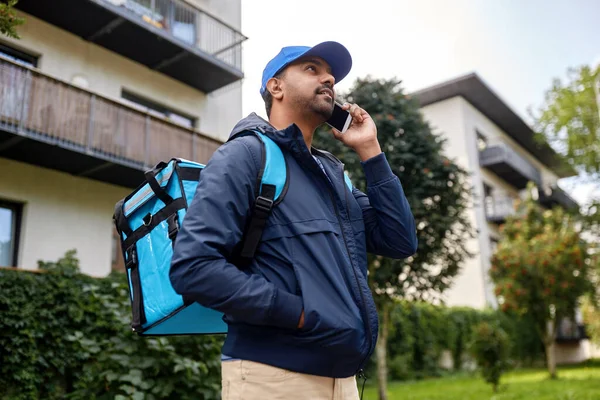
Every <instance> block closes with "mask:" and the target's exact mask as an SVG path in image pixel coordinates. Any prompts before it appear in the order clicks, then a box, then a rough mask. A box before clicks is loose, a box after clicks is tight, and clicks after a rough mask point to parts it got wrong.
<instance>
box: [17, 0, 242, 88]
mask: <svg viewBox="0 0 600 400" xmlns="http://www.w3.org/2000/svg"><path fill="white" fill-rule="evenodd" d="M17 8H18V9H20V10H22V11H24V12H26V13H28V14H31V15H33V16H35V17H37V18H40V19H42V20H44V21H46V22H48V23H50V24H53V25H55V26H57V27H59V28H62V29H64V30H66V31H69V32H71V33H73V34H75V35H77V36H80V37H82V38H83V39H84V40H87V41H90V42H93V43H95V44H97V45H99V46H102V47H105V48H107V49H108V50H111V51H113V52H115V53H118V54H120V55H122V56H124V57H127V58H129V59H131V60H133V61H136V62H138V63H140V64H142V65H145V66H147V67H148V68H151V69H153V70H156V71H159V72H162V73H163V74H165V75H168V76H170V77H172V78H174V79H177V80H179V81H181V82H183V83H185V84H187V85H190V86H192V87H194V88H196V89H198V90H201V91H203V92H205V93H209V92H212V91H214V90H217V89H219V88H221V87H223V86H226V85H228V84H230V83H233V82H236V81H239V80H240V79H242V78H243V73H242V42H243V41H244V40H246V39H247V38H246V37H245V36H244V35H242V34H241V33H240V32H238V31H237V30H235V29H234V28H232V27H230V26H229V25H227V24H225V23H224V22H222V21H220V20H218V19H217V18H215V17H213V16H211V15H209V14H208V13H206V12H204V11H202V10H199V9H197V8H194V7H192V6H191V5H188V4H187V3H184V2H182V1H179V0H77V1H71V0H52V1H47V0H42V1H40V0H20V1H19V2H18V3H17Z"/></svg>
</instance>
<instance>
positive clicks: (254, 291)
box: [170, 138, 302, 329]
mask: <svg viewBox="0 0 600 400" xmlns="http://www.w3.org/2000/svg"><path fill="white" fill-rule="evenodd" d="M246 139H250V138H240V139H236V140H233V141H231V142H227V143H226V144H224V145H222V146H221V147H220V148H219V149H218V150H217V151H216V152H215V153H214V155H213V156H212V158H211V160H210V161H209V162H208V164H207V165H206V167H205V168H204V170H203V171H202V172H201V176H200V181H199V183H198V188H197V191H196V194H195V196H194V199H193V200H192V202H191V204H190V205H189V207H188V210H187V213H186V216H185V219H184V221H183V223H182V226H181V229H180V231H179V233H178V234H177V239H176V242H175V246H174V254H173V258H172V261H171V269H170V279H171V283H172V285H173V287H174V289H175V291H176V292H177V293H178V294H180V295H185V296H189V297H190V298H192V299H193V300H195V301H197V302H198V303H200V304H201V305H203V306H205V307H208V308H212V309H215V310H217V311H220V312H223V313H225V314H227V315H230V316H232V317H233V318H234V319H235V320H238V321H244V322H246V323H250V324H256V325H271V326H277V327H282V328H290V329H295V328H296V327H297V324H298V321H299V320H300V314H301V312H302V299H301V297H299V296H297V295H295V294H291V293H288V292H286V291H284V290H281V289H279V288H277V287H276V286H274V285H273V284H272V283H270V282H268V281H267V280H266V279H265V278H264V277H262V276H260V275H257V274H252V273H251V272H250V271H247V270H241V269H239V268H238V267H236V266H235V265H233V264H231V263H230V262H228V259H230V256H231V255H232V251H233V249H234V247H236V245H237V244H238V243H239V242H240V241H241V239H242V235H243V230H244V227H245V225H246V220H247V218H248V216H249V214H250V209H251V207H252V206H253V204H254V193H255V191H254V190H255V186H256V184H257V176H258V170H259V168H260V160H261V153H260V150H257V148H258V146H250V145H249V144H248V143H247V142H246V141H245V140H246ZM251 144H252V143H251ZM253 147H256V148H253Z"/></svg>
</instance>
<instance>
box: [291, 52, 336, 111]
mask: <svg viewBox="0 0 600 400" xmlns="http://www.w3.org/2000/svg"><path fill="white" fill-rule="evenodd" d="M282 79H283V81H284V82H285V85H284V89H283V90H284V99H283V100H284V102H285V103H286V105H287V106H289V107H293V108H294V109H295V110H302V111H306V112H310V113H315V114H317V115H319V116H320V117H322V118H323V120H324V121H325V120H327V119H329V117H331V114H332V113H333V103H334V99H335V91H334V88H333V85H334V84H335V79H334V78H333V76H332V75H331V68H330V67H329V64H327V63H326V62H325V61H324V60H323V59H321V58H318V57H309V58H303V59H300V60H298V61H296V62H295V63H293V64H291V65H289V66H288V67H287V68H286V69H285V73H284V76H283V78H282Z"/></svg>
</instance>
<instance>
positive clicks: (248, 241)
mask: <svg viewBox="0 0 600 400" xmlns="http://www.w3.org/2000/svg"><path fill="white" fill-rule="evenodd" d="M252 133H253V134H254V135H255V136H256V137H257V138H259V139H260V141H261V143H262V146H263V153H262V154H263V157H262V165H261V169H260V171H259V176H258V182H259V185H258V196H257V197H256V200H255V202H254V206H253V209H252V213H251V214H250V221H249V222H248V225H247V228H246V231H245V232H244V238H243V241H242V246H241V251H240V257H241V259H242V260H243V262H246V263H247V262H249V260H250V259H252V258H253V257H254V253H255V252H256V249H257V247H258V244H259V243H260V239H261V237H262V232H263V229H264V227H265V224H266V223H267V219H268V218H269V215H270V214H271V211H272V209H273V206H274V205H276V204H279V203H280V202H281V201H282V200H283V198H284V196H285V194H286V192H287V188H288V170H287V165H286V161H285V157H284V156H283V153H282V151H281V149H280V148H279V146H278V145H277V143H275V142H274V141H273V140H271V139H270V138H269V137H268V136H266V135H265V134H263V133H262V132H258V131H253V132H252Z"/></svg>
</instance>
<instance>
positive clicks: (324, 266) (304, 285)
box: [170, 114, 417, 378]
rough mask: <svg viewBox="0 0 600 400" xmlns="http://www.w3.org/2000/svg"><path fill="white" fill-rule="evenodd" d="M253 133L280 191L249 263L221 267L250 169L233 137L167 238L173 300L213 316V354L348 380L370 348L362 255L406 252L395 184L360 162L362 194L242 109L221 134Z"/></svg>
mask: <svg viewBox="0 0 600 400" xmlns="http://www.w3.org/2000/svg"><path fill="white" fill-rule="evenodd" d="M256 129H261V130H262V131H263V132H265V133H266V134H267V135H268V136H269V137H270V138H271V139H273V140H274V141H275V142H276V143H277V144H278V145H279V147H280V148H281V149H282V151H283V154H284V157H285V159H286V162H287V168H288V172H289V187H288V191H287V194H286V196H285V198H284V200H283V201H282V202H281V203H280V204H278V205H276V206H275V207H274V208H273V211H272V214H271V215H270V217H269V219H268V221H267V224H266V226H265V228H264V231H263V236H262V241H261V243H260V244H259V247H258V249H257V252H256V256H255V257H254V259H253V261H252V263H251V265H250V266H249V267H248V268H245V269H240V268H238V267H236V266H235V265H233V264H232V263H231V260H232V257H233V252H234V251H235V249H236V248H237V245H238V243H239V242H240V240H241V238H242V235H243V231H244V228H245V226H246V222H247V220H248V216H249V213H250V210H251V209H252V206H253V204H254V199H255V196H256V185H257V177H258V173H259V169H260V166H261V144H260V141H259V140H258V139H257V138H256V137H253V136H242V137H238V138H235V139H233V140H231V141H229V142H227V143H225V144H224V145H222V146H221V147H220V148H219V149H218V150H217V151H216V152H215V153H214V154H213V156H212V158H211V159H210V161H209V162H208V163H207V165H206V167H205V169H204V170H203V171H202V174H201V178H200V182H199V184H198V189H197V194H196V195H195V197H194V199H193V201H192V202H191V204H190V205H189V208H188V211H187V214H186V217H185V219H184V221H183V224H182V227H181V230H180V231H179V233H178V236H177V240H176V243H175V248H174V254H173V259H172V265H171V272H170V279H171V282H172V284H173V287H174V288H175V290H176V291H177V293H179V294H181V295H185V296H190V297H191V298H193V299H194V300H196V301H197V302H198V303H200V304H202V305H203V306H206V307H210V308H213V309H216V310H218V311H220V312H222V313H224V314H225V321H226V322H227V323H228V334H227V337H226V339H225V343H224V346H223V353H224V354H226V355H228V356H230V357H234V358H241V359H245V360H252V361H256V362H261V363H265V364H269V365H273V366H276V367H280V368H285V369H288V370H292V371H297V372H301V373H308V374H313V375H321V376H328V377H335V378H340V377H348V376H352V375H354V374H356V373H357V372H359V371H360V369H361V368H362V367H363V366H364V364H365V361H366V360H367V359H368V357H370V356H371V354H372V353H373V350H374V348H375V343H376V341H377V333H378V317H377V312H376V309H375V304H374V302H373V297H372V295H371V292H370V289H369V286H368V284H367V252H371V253H374V254H380V255H383V256H386V257H393V258H403V257H408V256H410V255H412V254H414V253H415V252H416V249H417V238H416V230H415V223H414V219H413V216H412V213H411V211H410V207H409V204H408V202H407V200H406V197H405V195H404V192H403V189H402V185H401V184H400V181H399V179H398V178H397V177H396V176H395V175H394V174H393V173H392V171H391V169H390V166H389V164H388V162H387V160H386V158H385V155H384V153H381V154H380V155H378V156H376V157H373V158H372V159H370V160H367V161H366V162H363V163H362V166H363V168H364V172H365V175H366V180H367V194H365V193H362V192H361V191H359V190H357V189H356V188H354V189H353V190H352V192H350V190H349V189H348V187H347V186H346V184H345V183H344V165H343V164H342V163H341V162H340V161H339V160H338V159H336V158H335V157H334V156H332V155H331V154H329V153H326V152H323V151H319V150H316V149H314V148H313V149H311V151H310V152H309V150H308V148H307V146H306V144H305V142H304V139H303V137H302V133H301V132H300V130H299V129H298V128H297V126H296V125H295V124H292V125H290V126H289V127H288V128H286V129H284V130H281V131H278V130H276V129H275V128H273V127H272V126H271V125H270V124H269V123H268V122H266V121H265V120H263V119H262V118H260V117H258V116H257V115H255V114H251V115H250V116H248V117H247V118H245V119H243V120H241V121H240V122H239V123H238V124H237V125H236V127H235V128H234V130H233V132H232V135H236V134H238V133H240V132H242V131H246V130H256ZM311 152H312V154H311ZM312 155H315V156H317V157H318V158H319V160H320V161H321V162H322V164H323V167H324V169H325V171H326V172H327V176H326V175H325V174H324V173H323V170H322V169H321V168H320V166H319V165H318V164H317V162H316V161H315V160H314V159H313V157H312ZM328 178H329V179H328ZM303 310H304V313H305V322H304V326H303V327H302V328H300V329H298V328H297V325H298V322H299V320H300V315H301V313H302V311H303Z"/></svg>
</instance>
